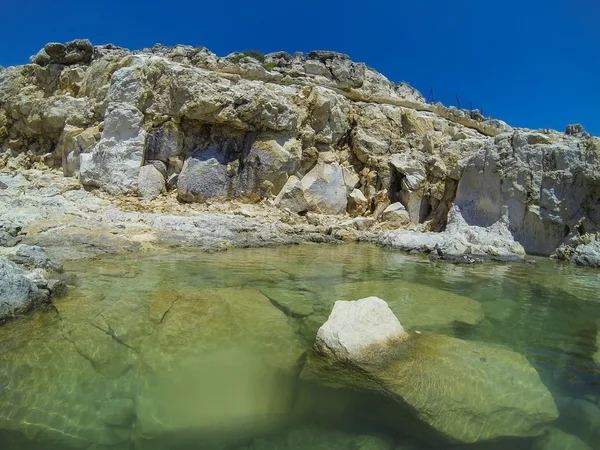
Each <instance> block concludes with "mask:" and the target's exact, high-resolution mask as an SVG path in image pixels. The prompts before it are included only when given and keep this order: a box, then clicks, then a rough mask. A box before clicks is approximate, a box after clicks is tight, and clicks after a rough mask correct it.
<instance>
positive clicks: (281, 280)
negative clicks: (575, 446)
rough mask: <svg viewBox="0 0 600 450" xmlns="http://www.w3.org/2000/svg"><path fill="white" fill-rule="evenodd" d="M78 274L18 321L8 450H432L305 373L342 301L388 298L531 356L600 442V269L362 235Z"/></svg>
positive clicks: (100, 264)
mask: <svg viewBox="0 0 600 450" xmlns="http://www.w3.org/2000/svg"><path fill="white" fill-rule="evenodd" d="M66 277H67V279H68V280H69V282H70V283H71V284H72V286H71V289H70V292H69V294H68V295H67V296H66V297H64V298H61V299H57V300H55V302H54V307H53V308H52V309H50V310H48V311H43V312H38V313H35V314H32V315H31V316H29V317H26V318H23V319H20V320H16V321H13V322H10V323H7V324H5V325H3V326H2V327H0V430H1V431H0V443H1V444H2V445H1V448H3V449H48V450H54V449H69V448H85V449H88V448H89V449H107V450H108V449H111V450H112V449H177V450H179V449H181V450H188V449H205V448H206V449H216V448H224V449H242V448H246V449H256V450H258V449H265V450H266V449H286V448H289V449H319V448H323V449H326V448H327V449H330V448H339V449H386V448H389V449H392V448H396V449H409V448H412V449H417V448H418V449H428V448H430V443H428V441H427V439H426V438H425V439H424V438H423V436H416V437H415V436H410V435H409V433H405V432H403V431H399V430H398V429H397V428H391V427H390V426H389V423H388V424H387V425H386V424H385V423H386V421H380V420H377V419H374V418H373V416H372V415H371V414H369V409H370V407H371V406H370V399H368V398H361V396H360V395H359V394H356V393H351V392H346V391H343V390H333V389H329V388H324V387H319V386H316V385H314V384H311V383H307V382H304V381H302V377H300V376H299V374H300V372H301V370H302V365H303V363H304V360H305V356H306V352H307V351H308V350H309V349H310V347H311V345H312V342H313V340H314V336H315V334H316V331H317V329H318V328H319V326H320V325H321V324H322V323H323V322H324V321H325V320H326V318H327V316H328V314H329V311H330V309H331V305H332V303H333V301H335V300H336V299H347V300H355V299H359V298H363V297H366V296H372V295H374V296H378V297H380V298H382V299H384V300H386V301H388V303H389V304H390V307H391V308H392V310H393V311H394V313H395V314H396V315H397V316H398V318H399V320H400V322H401V323H402V324H403V325H404V326H405V328H407V329H409V330H412V331H420V332H435V333H441V334H446V335H451V336H455V337H458V338H461V339H465V340H468V341H482V342H487V343H492V344H501V345H504V346H508V347H510V348H511V349H512V350H514V351H516V352H519V353H521V354H523V355H525V356H526V358H527V359H528V361H529V362H530V363H531V364H532V365H533V366H534V367H535V368H536V369H537V370H538V372H539V374H540V377H541V379H542V381H543V382H544V384H545V385H546V386H547V387H548V389H549V390H550V391H551V392H552V394H553V396H554V397H555V399H556V401H557V404H558V406H559V408H560V410H561V418H560V420H559V421H558V422H557V424H556V426H557V427H560V428H562V429H564V430H565V431H568V432H569V433H571V434H576V435H579V436H580V437H581V438H582V439H584V440H586V441H587V442H588V444H589V445H593V443H595V442H598V445H600V421H598V424H597V426H594V423H593V421H594V418H599V417H600V409H599V408H598V407H599V406H600V368H599V367H598V365H596V364H595V363H594V360H593V355H594V352H595V351H596V348H595V342H596V334H597V327H598V322H597V321H598V320H599V319H600V298H599V297H598V288H599V287H600V271H594V270H587V269H581V268H573V267H570V266H566V265H562V264H558V263H555V262H553V261H550V260H547V259H539V260H538V262H537V264H536V265H529V264H512V265H499V264H490V265H476V266H455V265H451V264H447V263H443V262H439V263H432V262H429V261H428V260H427V259H423V258H420V257H413V256H407V255H405V254H402V253H398V252H393V251H388V250H384V249H380V248H377V247H373V246H369V245H358V244H357V245H343V246H341V245H340V246H333V245H305V246H294V247H285V248H270V249H236V250H230V251H227V252H222V253H202V252H195V251H182V250H176V251H172V252H161V253H157V254H125V255H118V256H111V257H106V258H102V259H100V260H95V261H86V262H76V263H69V264H67V265H66ZM573 405H575V406H573ZM582 408H583V409H585V410H586V411H588V415H589V417H587V418H585V419H582V418H581V409H582ZM595 414H598V415H597V416H595ZM588 419H589V420H588ZM585 420H588V421H591V424H590V425H589V426H586V427H582V426H581V425H578V424H581V422H582V421H585ZM596 439H598V440H597V441H596ZM498 445H499V447H496V448H507V447H506V445H507V444H506V443H500V444H498ZM533 445H534V443H533V440H531V439H518V440H516V441H513V442H511V443H510V446H511V447H510V448H524V449H527V448H533ZM445 448H450V447H445ZM460 448H465V449H468V448H492V447H489V446H481V445H467V446H461V447H460Z"/></svg>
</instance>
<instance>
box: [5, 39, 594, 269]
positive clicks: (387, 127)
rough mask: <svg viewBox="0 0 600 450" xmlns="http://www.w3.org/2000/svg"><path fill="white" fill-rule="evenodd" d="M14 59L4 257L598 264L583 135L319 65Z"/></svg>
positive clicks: (113, 57) (73, 49)
mask: <svg viewBox="0 0 600 450" xmlns="http://www.w3.org/2000/svg"><path fill="white" fill-rule="evenodd" d="M31 61H32V64H29V65H23V66H17V67H9V68H6V69H0V170H2V171H3V172H4V175H2V176H1V177H0V178H1V179H0V202H2V206H3V207H2V209H1V212H0V225H1V227H0V243H2V245H8V246H12V245H14V244H16V243H17V241H18V240H19V238H18V236H17V235H15V233H14V232H13V231H14V230H15V229H17V228H18V229H22V230H24V233H25V239H26V243H28V244H42V245H46V246H55V247H56V248H58V249H59V250H60V251H61V252H62V256H66V257H75V255H74V252H76V251H79V250H83V251H84V253H85V252H88V253H90V252H91V253H94V252H98V251H121V250H131V249H139V248H143V247H145V246H148V245H157V243H166V244H168V245H196V246H201V247H206V248H224V247H226V246H228V245H241V246H248V245H273V244H285V243H292V242H298V241H303V240H313V241H314V240H317V241H319V240H335V239H364V240H370V241H375V242H378V243H380V244H381V245H385V246H390V247H394V248H398V249H402V250H408V251H416V252H426V253H430V254H431V255H432V258H444V259H450V260H453V261H458V262H475V261H477V260H484V259H500V260H509V261H512V260H522V259H523V257H524V255H525V254H527V253H529V254H539V255H553V256H556V257H557V258H560V259H565V260H570V261H572V262H573V263H576V264H582V265H591V266H595V267H598V266H600V237H599V234H598V232H599V231H600V163H599V153H600V140H599V139H597V138H594V137H592V136H590V135H589V134H588V133H586V132H585V131H584V130H583V129H582V128H581V126H576V125H573V126H569V127H567V129H566V132H565V133H560V132H557V131H553V130H528V129H518V128H512V127H510V126H508V125H507V124H506V123H504V122H502V121H499V120H495V119H491V118H486V117H484V116H483V115H482V114H481V113H480V112H479V111H476V110H475V111H467V110H458V109H456V108H453V107H450V108H446V107H444V106H443V105H441V104H431V103H427V102H426V100H425V99H424V97H423V96H422V95H421V94H420V93H419V92H417V91H416V90H415V89H413V88H411V87H410V86H409V85H407V84H406V83H400V84H398V85H396V84H394V83H392V82H390V81H388V80H387V79H386V78H385V77H384V76H383V75H381V74H379V73H378V72H376V71H375V70H373V69H371V68H369V67H367V66H366V65H365V64H362V63H356V62H353V61H351V60H350V59H349V57H348V56H346V55H343V54H339V53H334V52H327V51H314V52H310V53H309V54H307V55H304V54H301V53H296V54H294V55H290V54H287V53H284V52H277V53H271V54H268V55H262V54H260V53H258V52H244V53H233V54H231V55H228V56H225V57H218V56H216V55H215V54H213V53H211V52H210V51H209V50H207V49H206V48H192V47H187V46H176V47H163V46H160V45H156V46H154V47H153V48H151V49H145V50H141V51H133V52H131V51H129V50H126V49H123V48H120V47H116V46H114V45H103V46H93V45H92V44H91V43H90V42H89V41H86V40H76V41H72V42H68V43H66V44H61V43H50V44H47V45H46V46H45V47H44V48H43V49H42V50H41V51H40V52H39V53H38V54H37V55H36V56H34V57H32V59H31ZM11 230H12V231H11ZM27 240H28V241H27Z"/></svg>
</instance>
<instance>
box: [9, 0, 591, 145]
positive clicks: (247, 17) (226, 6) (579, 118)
mask: <svg viewBox="0 0 600 450" xmlns="http://www.w3.org/2000/svg"><path fill="white" fill-rule="evenodd" d="M0 12H1V14H2V17H3V19H4V20H2V25H1V26H0V65H3V66H8V65H13V64H23V63H26V62H28V57H29V56H30V55H32V54H34V53H36V52H37V50H38V49H39V48H41V47H42V46H43V45H44V44H45V43H46V42H49V41H60V42H64V41H68V40H71V39H74V38H78V37H87V38H88V39H90V40H91V41H92V43H94V44H104V43H109V42H110V43H113V44H116V45H120V46H123V47H127V48H130V49H137V48H143V47H150V46H152V45H153V44H154V43H157V42H159V43H161V44H164V45H174V44H177V43H183V44H189V45H194V46H205V47H208V48H209V49H210V50H212V51H213V52H215V53H216V54H218V55H226V54H228V53H230V52H232V51H235V50H260V51H262V52H265V53H267V52H271V51H276V50H285V51H288V52H290V53H293V52H295V51H303V52H308V51H310V50H315V49H327V50H335V51H339V52H343V53H347V54H349V55H350V56H351V57H352V59H353V60H355V61H363V62H365V63H367V64H368V65H369V66H371V67H374V68H375V69H377V70H378V71H380V72H382V73H383V74H384V75H386V76H387V77H388V78H389V79H390V80H392V81H394V82H400V81H403V80H404V81H407V82H409V83H410V84H411V85H413V86H414V87H416V88H417V89H419V90H420V91H421V92H422V93H423V94H424V95H425V96H428V95H429V93H430V90H431V89H433V91H434V96H435V100H436V101H442V102H443V103H445V104H446V105H456V103H457V101H456V96H457V95H458V97H459V99H460V101H461V104H462V106H463V107H469V106H470V105H471V104H472V105H473V107H474V108H479V109H481V110H482V111H483V112H484V114H486V115H490V116H493V117H496V118H499V119H502V120H505V121H507V122H508V123H509V124H511V125H513V126H520V127H529V128H556V129H559V130H561V131H562V130H564V128H565V126H566V125H567V124H568V123H575V122H579V123H582V124H583V125H584V127H585V128H586V129H587V130H588V131H590V132H592V133H593V134H594V135H597V136H598V135H600V85H599V83H600V1H599V0H545V1H542V0H520V1H516V0H504V1H496V2H487V1H481V0H478V1H475V0H454V1H450V0H445V1H441V0H437V1H436V0H430V1H426V0H411V1H409V2H404V1H401V0H399V1H387V2H383V1H376V0H371V1H360V2H359V1H354V0H347V1H344V2H335V1H324V0H321V1H314V0H305V1H300V2H286V1H262V0H256V1H254V2H235V1H228V2H226V1H211V2H203V1H198V0H196V1H194V2H187V1H184V0H180V1H177V2H168V1H167V2H165V1H160V2H159V1H156V0H147V1H145V2H139V3H137V2H136V3H132V2H130V3H128V2H126V1H120V2H114V1H110V0H107V1H103V2H82V1H72V0H53V1H51V2H49V1H47V0H46V1H39V0H33V1H28V2H24V1H21V2H17V1H14V0H0Z"/></svg>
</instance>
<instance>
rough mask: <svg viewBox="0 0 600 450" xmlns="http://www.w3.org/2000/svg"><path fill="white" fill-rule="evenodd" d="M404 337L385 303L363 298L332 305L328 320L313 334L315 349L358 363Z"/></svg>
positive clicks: (402, 329)
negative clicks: (315, 334) (315, 335)
mask: <svg viewBox="0 0 600 450" xmlns="http://www.w3.org/2000/svg"><path fill="white" fill-rule="evenodd" d="M407 338H408V333H407V332H406V331H404V328H403V327H402V325H401V324H400V322H399V321H398V319H397V318H396V316H395V315H394V313H393V312H392V310H391V309H390V308H389V307H388V306H387V303H386V302H385V301H383V300H381V299H380V298H377V297H367V298H363V299H362V300H357V301H344V300H338V301H337V302H335V304H334V305H333V310H332V311H331V314H330V315H329V319H327V322H325V323H324V324H323V326H321V328H319V331H318V332H317V338H316V341H315V347H316V348H318V349H319V351H321V352H331V353H332V354H334V355H336V357H339V358H345V359H350V360H353V361H361V360H369V358H372V356H373V354H375V353H377V352H380V351H382V350H385V349H386V348H388V347H390V346H392V345H397V344H398V343H400V342H402V341H403V340H405V339H407Z"/></svg>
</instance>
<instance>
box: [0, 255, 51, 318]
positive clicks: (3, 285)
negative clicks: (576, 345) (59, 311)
mask: <svg viewBox="0 0 600 450" xmlns="http://www.w3.org/2000/svg"><path fill="white" fill-rule="evenodd" d="M48 301H49V296H48V295H47V294H46V293H45V292H44V291H42V290H40V289H38V287H37V286H36V284H35V283H34V282H33V281H32V280H30V279H29V278H27V276H26V272H25V271H24V270H22V269H20V268H19V267H18V266H16V265H15V264H13V263H12V262H10V261H9V260H7V259H6V258H2V257H0V321H2V320H4V319H7V318H10V317H13V316H16V315H19V314H24V313H26V312H28V311H30V310H31V309H34V308H36V307H39V306H41V305H43V304H45V303H47V302H48Z"/></svg>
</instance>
